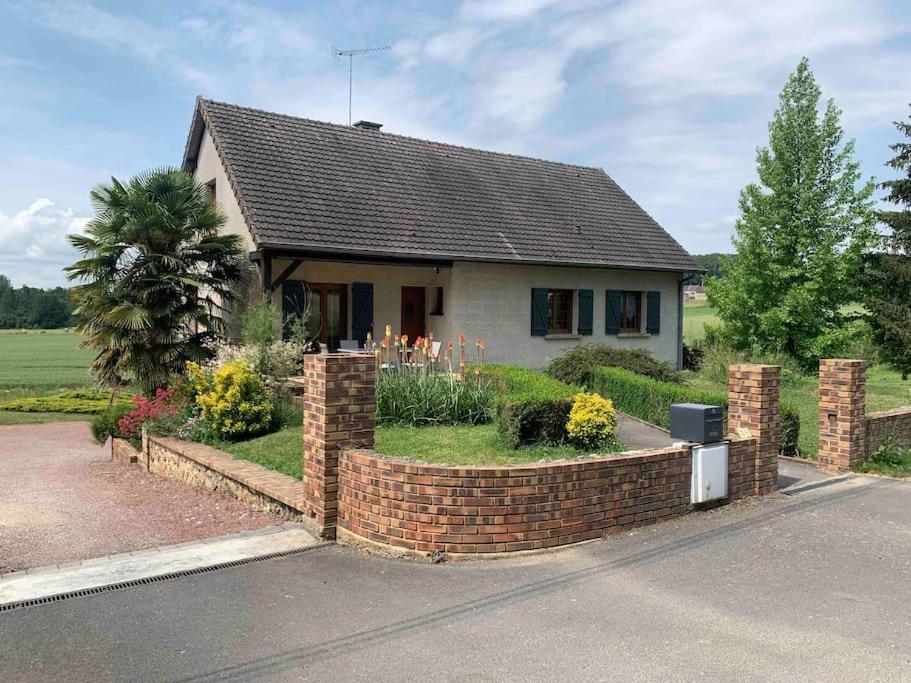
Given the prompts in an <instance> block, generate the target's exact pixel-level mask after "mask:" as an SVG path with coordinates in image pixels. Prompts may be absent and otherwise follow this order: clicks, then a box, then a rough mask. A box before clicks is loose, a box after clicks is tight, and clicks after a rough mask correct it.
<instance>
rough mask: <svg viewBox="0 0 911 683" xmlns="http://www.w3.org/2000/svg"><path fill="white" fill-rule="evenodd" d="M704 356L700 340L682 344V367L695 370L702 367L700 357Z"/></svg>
mask: <svg viewBox="0 0 911 683" xmlns="http://www.w3.org/2000/svg"><path fill="white" fill-rule="evenodd" d="M704 357H705V348H704V347H703V345H702V342H701V341H699V340H697V341H695V342H693V343H692V344H686V343H684V344H683V369H684V370H693V371H694V372H697V371H698V370H699V369H700V368H701V367H702V359H703V358H704Z"/></svg>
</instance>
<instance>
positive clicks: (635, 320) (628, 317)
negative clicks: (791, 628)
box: [620, 292, 642, 332]
mask: <svg viewBox="0 0 911 683" xmlns="http://www.w3.org/2000/svg"><path fill="white" fill-rule="evenodd" d="M641 303H642V293H641V292H621V294H620V330H621V331H622V332H639V331H640V330H641V329H642V325H641V318H642V314H641V311H642V306H641Z"/></svg>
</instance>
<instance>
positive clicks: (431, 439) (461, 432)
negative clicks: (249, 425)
mask: <svg viewBox="0 0 911 683" xmlns="http://www.w3.org/2000/svg"><path fill="white" fill-rule="evenodd" d="M219 448H221V449H222V450H224V451H226V452H228V453H230V454H231V455H233V456H234V457H236V458H241V459H242V460H249V461H251V462H255V463H259V464H260V465H262V466H263V467H267V468H269V469H271V470H275V471H276V472H281V473H283V474H288V475H290V476H292V477H295V478H296V479H300V478H301V464H302V463H301V460H302V458H303V445H302V436H301V427H300V426H294V427H286V428H285V429H282V430H280V431H278V432H275V433H273V434H267V435H266V436H261V437H258V438H256V439H250V440H249V441H241V442H238V443H229V444H221V445H220V446H219ZM376 450H377V452H378V453H382V454H383V455H389V456H397V457H405V458H411V459H413V460H420V461H422V462H428V463H436V464H446V465H466V466H468V465H509V464H515V463H527V462H537V461H539V460H559V459H561V458H575V457H578V456H580V455H586V454H587V451H580V450H577V449H575V448H573V447H571V446H537V445H535V446H526V447H523V448H519V449H517V450H513V449H511V448H509V447H508V446H506V445H505V444H503V443H502V441H501V440H500V437H499V434H498V433H497V427H496V425H493V424H489V425H482V426H480V427H469V426H457V427H397V426H396V427H389V426H379V427H377V428H376Z"/></svg>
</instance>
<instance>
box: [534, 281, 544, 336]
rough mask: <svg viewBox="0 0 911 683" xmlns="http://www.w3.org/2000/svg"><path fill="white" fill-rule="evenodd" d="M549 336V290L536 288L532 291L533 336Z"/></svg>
mask: <svg viewBox="0 0 911 683" xmlns="http://www.w3.org/2000/svg"><path fill="white" fill-rule="evenodd" d="M546 334H547V289H545V288H543V287H534V288H533V289H532V290H531V335H532V336H533V337H543V336H545V335H546Z"/></svg>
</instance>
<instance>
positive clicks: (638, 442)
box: [617, 413, 680, 449]
mask: <svg viewBox="0 0 911 683" xmlns="http://www.w3.org/2000/svg"><path fill="white" fill-rule="evenodd" d="M617 436H618V437H619V438H620V443H622V444H623V445H624V446H628V447H629V448H633V449H638V448H664V447H665V446H672V445H673V444H674V442H675V441H679V440H680V439H672V438H671V437H670V436H668V433H667V432H666V431H664V430H663V429H658V427H655V426H654V425H650V424H647V423H645V422H642V421H640V420H637V419H636V418H634V417H630V416H629V415H627V414H625V413H620V414H619V416H618V418H617Z"/></svg>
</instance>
